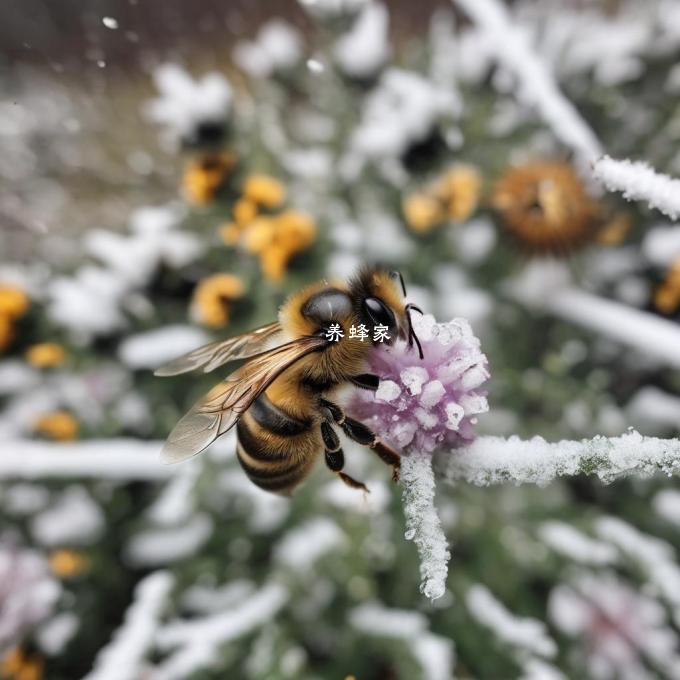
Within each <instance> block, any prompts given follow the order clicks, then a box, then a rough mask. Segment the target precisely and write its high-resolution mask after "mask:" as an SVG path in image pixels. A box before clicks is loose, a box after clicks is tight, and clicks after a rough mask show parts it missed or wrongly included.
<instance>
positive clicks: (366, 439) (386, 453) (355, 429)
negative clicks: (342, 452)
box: [320, 398, 401, 482]
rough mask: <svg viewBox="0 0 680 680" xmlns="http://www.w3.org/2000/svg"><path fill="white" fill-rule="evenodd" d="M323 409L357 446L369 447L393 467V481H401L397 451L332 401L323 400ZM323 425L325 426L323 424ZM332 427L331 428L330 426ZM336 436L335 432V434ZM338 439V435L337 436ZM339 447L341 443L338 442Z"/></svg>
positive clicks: (321, 402)
mask: <svg viewBox="0 0 680 680" xmlns="http://www.w3.org/2000/svg"><path fill="white" fill-rule="evenodd" d="M320 404H321V407H322V408H324V409H326V410H327V411H328V412H329V413H330V414H331V416H332V417H333V420H335V422H336V423H337V424H338V425H340V427H342V431H343V432H344V433H345V434H346V435H347V436H348V437H349V438H350V439H351V440H353V441H355V442H357V444H361V445H362V446H368V448H369V449H372V450H373V451H375V453H376V454H377V455H378V457H379V458H380V460H382V461H383V462H384V463H387V464H388V465H391V466H392V479H393V480H394V481H395V482H398V481H399V470H400V469H401V458H400V457H399V454H398V453H397V452H396V451H393V450H392V449H391V448H390V447H389V446H387V445H385V444H383V443H382V442H381V441H380V440H379V439H378V437H377V436H376V435H375V433H374V432H373V431H372V430H371V429H370V428H368V427H366V425H364V424H363V423H360V422H359V421H358V420H354V418H350V417H349V416H347V415H345V412H344V411H343V410H342V409H341V408H340V407H339V406H338V405H337V404H334V403H333V402H332V401H328V400H327V399H323V398H322V399H321V401H320ZM322 425H323V424H322ZM329 427H330V426H329ZM333 434H334V435H335V432H334V433H333ZM336 439H337V435H336ZM338 445H339V442H338Z"/></svg>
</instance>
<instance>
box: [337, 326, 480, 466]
mask: <svg viewBox="0 0 680 680" xmlns="http://www.w3.org/2000/svg"><path fill="white" fill-rule="evenodd" d="M413 327H414V330H415V332H416V334H417V336H418V338H419V340H420V342H421V344H422V347H423V354H424V358H423V359H422V360H421V359H419V357H418V353H417V352H416V351H414V350H413V349H410V348H409V347H408V346H407V345H406V343H403V342H397V343H396V344H394V345H392V346H387V345H385V346H383V347H381V348H380V349H377V350H376V351H375V352H374V353H373V356H372V358H371V361H370V371H371V372H372V373H375V374H376V375H378V376H379V377H380V386H379V387H378V390H377V391H376V392H375V393H373V392H368V391H364V390H360V391H357V393H356V394H354V395H352V397H351V402H350V404H349V405H348V411H349V412H351V413H353V414H356V416H357V417H358V418H360V419H361V420H362V421H363V422H365V423H366V425H368V426H369V427H370V428H372V429H373V430H374V431H375V432H376V433H377V434H378V435H379V436H380V437H381V438H382V439H383V440H384V441H385V442H387V443H389V444H390V445H392V446H394V447H395V448H396V449H398V450H399V451H401V452H403V453H406V454H408V453H409V452H410V451H417V452H418V453H428V454H431V453H434V452H435V451H436V450H438V449H443V448H449V449H450V448H455V447H457V446H461V445H462V444H464V443H466V442H469V441H471V440H472V439H473V438H474V424H475V423H476V421H477V416H478V415H479V414H480V413H484V412H486V411H487V410H488V408H489V406H488V403H487V399H486V392H485V391H484V390H483V388H482V385H483V384H484V382H485V381H486V380H487V378H488V377H489V371H488V368H487V360H486V357H485V355H484V354H483V353H482V351H481V349H480V342H479V340H478V338H477V337H476V336H475V335H474V334H473V332H472V329H471V328H470V324H469V323H468V322H467V321H465V320H464V319H454V320H453V321H451V322H449V323H443V324H438V323H436V322H435V320H434V317H432V316H431V315H426V316H424V317H419V316H417V315H414V316H413Z"/></svg>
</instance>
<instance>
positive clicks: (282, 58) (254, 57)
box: [234, 19, 302, 78]
mask: <svg viewBox="0 0 680 680" xmlns="http://www.w3.org/2000/svg"><path fill="white" fill-rule="evenodd" d="M301 58H302V40H301V38H300V34H299V33H298V32H297V31H296V30H295V29H294V28H293V27H292V26H291V25H290V24H288V23H287V22H285V21H283V20H282V19H271V20H270V21H268V22H267V23H265V24H264V25H263V26H262V28H261V29H260V31H259V32H258V34H257V37H256V38H255V40H253V41H241V42H239V43H237V45H236V47H235V49H234V61H235V62H236V64H238V65H239V66H240V67H241V68H242V69H243V70H244V71H245V72H246V73H248V74H249V75H251V76H253V77H254V78H268V77H270V76H271V75H272V74H274V73H276V72H277V71H287V70H289V69H291V68H293V67H294V66H295V65H296V64H298V63H299V61H300V59H301Z"/></svg>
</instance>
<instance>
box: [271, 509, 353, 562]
mask: <svg viewBox="0 0 680 680" xmlns="http://www.w3.org/2000/svg"><path fill="white" fill-rule="evenodd" d="M346 543H347V537H346V536H345V534H344V532H343V531H342V530H341V529H340V527H339V526H338V525H337V524H336V523H335V522H333V521H332V520H330V519H328V518H326V517H318V518H316V519H312V520H309V521H308V522H305V523H304V524H302V525H300V526H299V527H296V528H295V529H292V530H291V531H289V532H288V533H287V534H284V536H283V538H282V539H281V541H280V542H279V543H278V545H277V546H276V549H275V551H274V557H275V559H276V561H277V562H278V563H279V564H281V565H283V566H285V567H287V568H288V569H290V570H291V571H293V572H295V573H300V572H309V571H310V570H311V568H312V567H313V566H314V563H315V562H316V561H317V560H319V559H321V558H322V557H323V556H324V555H326V554H328V553H330V552H332V551H334V550H339V549H340V548H342V547H343V546H345V545H346Z"/></svg>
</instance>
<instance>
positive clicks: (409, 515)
mask: <svg viewBox="0 0 680 680" xmlns="http://www.w3.org/2000/svg"><path fill="white" fill-rule="evenodd" d="M401 483H402V485H403V487H404V491H403V504H404V516H405V518H406V534H405V536H406V539H407V540H410V541H413V542H414V543H415V544H416V547H417V549H418V555H419V556H420V577H421V585H420V589H421V591H422V592H423V593H424V595H425V596H426V597H428V598H430V599H431V600H436V599H437V598H439V597H441V596H442V595H443V594H444V592H445V591H446V576H447V574H448V563H449V559H450V558H451V553H450V552H449V546H448V542H447V540H446V536H445V535H444V532H443V530H442V525H441V521H440V519H439V516H438V515H437V511H436V509H435V507H434V489H435V486H434V472H433V470H432V459H431V457H430V456H427V455H421V454H418V453H416V452H414V453H412V454H411V455H409V456H405V457H403V458H402V463H401Z"/></svg>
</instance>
